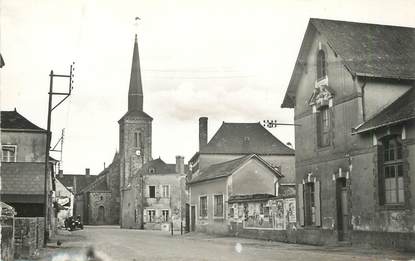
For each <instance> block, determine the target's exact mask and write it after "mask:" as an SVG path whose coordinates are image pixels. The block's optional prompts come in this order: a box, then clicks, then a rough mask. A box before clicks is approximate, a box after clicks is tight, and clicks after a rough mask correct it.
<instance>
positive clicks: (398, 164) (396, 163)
mask: <svg viewBox="0 0 415 261" xmlns="http://www.w3.org/2000/svg"><path fill="white" fill-rule="evenodd" d="M393 140H394V141H395V142H396V144H397V146H394V148H392V149H391V148H390V147H389V146H386V144H389V142H390V141H393ZM380 145H381V146H380V147H379V148H378V172H379V173H378V178H379V205H380V206H381V207H384V208H401V207H405V206H406V205H407V203H408V201H407V198H406V195H407V191H406V183H407V180H406V175H407V170H406V167H405V157H404V142H403V141H402V139H401V138H400V137H399V136H398V135H387V136H384V137H382V138H381V139H380ZM391 152H393V154H391ZM399 154H400V157H398V156H399ZM386 155H388V157H386ZM391 155H393V159H390V158H391ZM399 168H400V169H401V175H399ZM386 169H388V170H389V171H390V170H392V169H393V172H394V177H393V178H392V179H393V180H394V182H393V183H394V186H395V187H394V189H387V187H386V186H387V179H391V178H390V177H389V178H388V177H386ZM389 171H388V172H389ZM389 175H390V174H389ZM389 175H388V176H389ZM399 178H401V181H402V184H401V185H402V187H401V188H400V186H399V183H400V182H399ZM387 191H389V193H394V194H395V195H394V196H395V202H388V197H387ZM391 191H392V192H391ZM400 191H402V195H400ZM391 196H392V194H391Z"/></svg>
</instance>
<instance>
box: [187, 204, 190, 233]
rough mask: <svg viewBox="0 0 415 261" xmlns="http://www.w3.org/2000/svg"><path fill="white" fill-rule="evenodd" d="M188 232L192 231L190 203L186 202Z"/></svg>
mask: <svg viewBox="0 0 415 261" xmlns="http://www.w3.org/2000/svg"><path fill="white" fill-rule="evenodd" d="M186 232H187V233H188V232H190V205H189V204H187V203H186Z"/></svg>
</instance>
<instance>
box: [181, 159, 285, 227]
mask: <svg viewBox="0 0 415 261" xmlns="http://www.w3.org/2000/svg"><path fill="white" fill-rule="evenodd" d="M281 178H282V175H281V172H280V170H279V168H275V167H273V166H271V165H270V164H269V163H268V162H267V161H265V160H264V159H262V158H261V157H259V156H258V155H256V154H251V155H246V156H242V157H239V158H236V159H233V160H229V161H225V162H221V163H217V164H212V165H210V166H209V167H207V168H204V169H202V170H200V171H199V173H198V175H195V176H193V177H192V179H191V180H190V181H189V182H188V186H189V194H190V202H189V204H190V230H191V231H195V230H196V231H202V232H208V233H216V234H227V233H228V229H229V227H228V226H229V222H228V221H229V217H231V216H233V213H234V210H233V209H232V208H231V207H229V206H228V200H229V199H230V198H231V197H234V196H241V195H250V196H252V195H256V194H266V195H269V196H275V195H276V188H277V186H276V184H278V181H279V179H281Z"/></svg>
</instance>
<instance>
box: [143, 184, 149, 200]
mask: <svg viewBox="0 0 415 261" xmlns="http://www.w3.org/2000/svg"><path fill="white" fill-rule="evenodd" d="M144 197H146V198H148V197H150V186H144Z"/></svg>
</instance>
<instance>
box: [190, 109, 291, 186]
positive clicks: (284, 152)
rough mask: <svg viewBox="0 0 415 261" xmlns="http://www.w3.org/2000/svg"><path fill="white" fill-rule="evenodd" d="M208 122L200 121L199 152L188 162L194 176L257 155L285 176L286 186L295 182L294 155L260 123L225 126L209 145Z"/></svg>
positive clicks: (228, 124) (205, 119)
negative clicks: (202, 171) (232, 161)
mask: <svg viewBox="0 0 415 261" xmlns="http://www.w3.org/2000/svg"><path fill="white" fill-rule="evenodd" d="M207 129H208V118H207V117H201V118H200V119H199V151H198V152H196V153H195V155H194V156H193V157H192V158H191V159H190V161H189V168H190V169H191V175H193V176H197V175H198V173H199V171H201V170H203V169H205V168H207V167H209V166H210V165H212V164H216V163H221V162H225V161H229V160H233V159H236V158H240V157H242V156H245V155H250V154H256V155H258V156H260V157H261V158H262V159H264V160H265V161H266V162H267V163H268V164H270V165H271V166H273V167H275V168H279V171H280V172H281V174H282V175H283V176H284V182H285V183H293V182H294V180H295V157H294V154H295V151H294V150H293V149H291V148H290V147H288V146H287V145H285V144H284V143H282V142H281V141H280V140H279V139H277V138H276V137H275V136H274V135H273V134H272V133H270V132H269V131H268V130H267V129H265V128H264V127H263V126H262V125H261V124H260V123H229V122H223V123H222V125H221V126H220V128H219V129H218V131H217V132H216V133H215V135H214V136H213V137H212V139H211V140H210V141H209V143H208V133H207Z"/></svg>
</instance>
